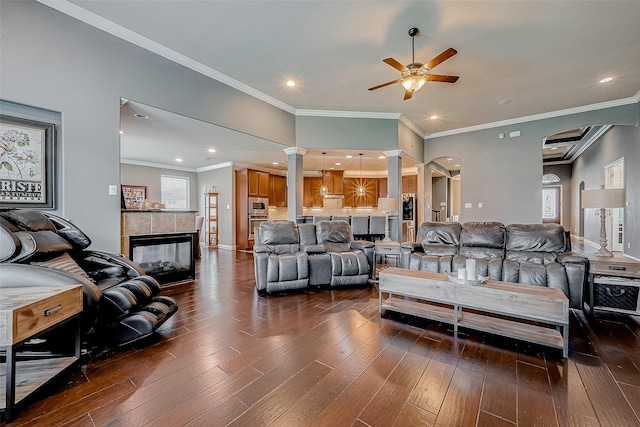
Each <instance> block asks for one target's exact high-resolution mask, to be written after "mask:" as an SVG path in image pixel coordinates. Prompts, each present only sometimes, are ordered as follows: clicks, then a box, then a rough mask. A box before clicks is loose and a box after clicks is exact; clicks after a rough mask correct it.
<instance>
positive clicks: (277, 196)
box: [269, 175, 287, 207]
mask: <svg viewBox="0 0 640 427" xmlns="http://www.w3.org/2000/svg"><path fill="white" fill-rule="evenodd" d="M269 206H277V207H286V206H287V177H286V176H280V175H270V176H269Z"/></svg>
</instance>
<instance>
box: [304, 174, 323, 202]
mask: <svg viewBox="0 0 640 427" xmlns="http://www.w3.org/2000/svg"><path fill="white" fill-rule="evenodd" d="M320 188H322V178H317V177H305V178H304V197H303V199H302V205H303V206H305V207H313V206H316V207H319V206H322V201H323V200H322V195H321V194H320Z"/></svg>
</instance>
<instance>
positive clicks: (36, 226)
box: [0, 209, 178, 354]
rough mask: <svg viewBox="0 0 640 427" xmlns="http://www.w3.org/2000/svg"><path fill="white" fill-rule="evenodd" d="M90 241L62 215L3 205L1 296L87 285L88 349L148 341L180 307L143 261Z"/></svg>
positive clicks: (85, 333) (84, 331)
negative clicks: (26, 289)
mask: <svg viewBox="0 0 640 427" xmlns="http://www.w3.org/2000/svg"><path fill="white" fill-rule="evenodd" d="M90 244H91V240H90V239H89V237H87V236H86V235H85V234H84V233H83V232H82V231H81V230H80V229H79V228H78V227H76V226H75V225H73V224H72V223H70V222H69V221H67V220H65V219H63V218H60V217H58V216H55V215H52V214H49V213H47V212H41V211H36V210H27V209H0V295H1V294H2V288H16V287H26V286H52V285H61V284H67V285H82V289H83V297H84V305H83V313H82V321H81V322H82V336H83V350H84V351H85V353H89V354H91V353H92V352H94V351H96V350H99V349H104V348H113V347H123V346H129V345H134V344H143V343H144V342H145V341H146V339H147V338H150V337H151V336H152V335H153V334H154V332H155V331H156V330H157V329H158V328H159V327H160V326H161V325H162V324H163V323H164V322H166V321H167V319H169V318H170V317H171V316H173V314H175V312H176V311H177V310H178V306H177V305H176V303H175V301H174V300H173V299H172V298H170V297H166V296H162V295H159V294H160V290H161V289H160V286H159V284H158V282H157V281H156V280H155V279H154V278H152V277H150V276H147V275H145V273H144V271H143V270H142V269H141V268H140V267H139V266H138V265H137V264H135V263H133V262H131V261H129V260H127V259H126V258H124V257H122V256H120V255H114V254H109V253H105V252H99V251H92V250H88V249H87V248H88V247H89V245H90Z"/></svg>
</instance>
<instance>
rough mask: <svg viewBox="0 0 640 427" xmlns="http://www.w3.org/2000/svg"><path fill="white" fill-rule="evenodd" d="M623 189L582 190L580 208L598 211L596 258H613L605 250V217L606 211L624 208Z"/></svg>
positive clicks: (607, 250) (609, 252)
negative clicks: (598, 238) (598, 224)
mask: <svg viewBox="0 0 640 427" xmlns="http://www.w3.org/2000/svg"><path fill="white" fill-rule="evenodd" d="M624 198H625V196H624V188H604V185H603V186H602V188H601V189H600V190H582V207H583V208H585V209H600V249H598V251H597V252H596V253H595V255H596V256H605V257H610V256H613V254H612V253H611V251H609V249H607V230H606V227H605V216H606V215H607V209H612V208H623V207H624Z"/></svg>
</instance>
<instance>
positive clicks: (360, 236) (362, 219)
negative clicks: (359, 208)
mask: <svg viewBox="0 0 640 427" xmlns="http://www.w3.org/2000/svg"><path fill="white" fill-rule="evenodd" d="M351 232H352V233H353V238H354V239H355V240H367V238H368V236H369V217H368V216H352V217H351Z"/></svg>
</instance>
